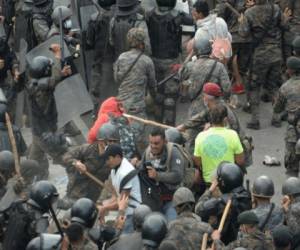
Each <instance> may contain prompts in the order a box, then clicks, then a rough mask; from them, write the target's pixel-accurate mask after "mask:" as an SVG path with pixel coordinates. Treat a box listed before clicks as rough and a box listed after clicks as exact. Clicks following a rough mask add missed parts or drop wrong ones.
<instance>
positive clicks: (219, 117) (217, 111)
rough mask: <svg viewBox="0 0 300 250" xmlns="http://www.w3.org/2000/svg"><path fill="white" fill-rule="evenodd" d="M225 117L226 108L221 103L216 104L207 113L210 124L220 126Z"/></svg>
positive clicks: (226, 113) (226, 114)
mask: <svg viewBox="0 0 300 250" xmlns="http://www.w3.org/2000/svg"><path fill="white" fill-rule="evenodd" d="M227 116H228V111H227V107H226V106H225V105H224V104H221V103H218V104H216V106H214V107H213V108H212V109H211V110H210V111H209V117H210V122H211V124H218V125H219V124H222V123H223V122H224V119H225V118H226V117H227Z"/></svg>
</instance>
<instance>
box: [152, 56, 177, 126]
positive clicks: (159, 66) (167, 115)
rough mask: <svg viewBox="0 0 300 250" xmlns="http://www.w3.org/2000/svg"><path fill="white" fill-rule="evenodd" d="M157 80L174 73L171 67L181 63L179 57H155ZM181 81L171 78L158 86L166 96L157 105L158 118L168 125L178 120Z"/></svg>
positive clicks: (160, 92)
mask: <svg viewBox="0 0 300 250" xmlns="http://www.w3.org/2000/svg"><path fill="white" fill-rule="evenodd" d="M153 62H154V66H155V73H156V79H157V82H160V81H162V80H163V79H165V78H166V77H168V76H169V75H171V74H172V70H171V67H172V65H173V64H176V63H179V59H178V58H176V59H157V58H153ZM178 90H179V83H178V82H177V81H176V80H175V79H174V78H172V79H170V80H169V81H167V82H165V83H164V84H163V85H162V86H161V87H159V88H158V92H159V94H161V95H163V96H164V101H163V103H162V105H159V106H157V107H156V111H157V112H156V114H155V116H156V119H157V120H158V121H160V122H163V123H166V124H168V125H173V126H174V125H175V121H176V101H177V98H178Z"/></svg>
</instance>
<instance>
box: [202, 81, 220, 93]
mask: <svg viewBox="0 0 300 250" xmlns="http://www.w3.org/2000/svg"><path fill="white" fill-rule="evenodd" d="M203 93H205V94H207V95H211V96H222V95H223V93H222V90H221V88H220V86H219V85H218V84H216V83H212V82H207V83H205V84H204V86H203Z"/></svg>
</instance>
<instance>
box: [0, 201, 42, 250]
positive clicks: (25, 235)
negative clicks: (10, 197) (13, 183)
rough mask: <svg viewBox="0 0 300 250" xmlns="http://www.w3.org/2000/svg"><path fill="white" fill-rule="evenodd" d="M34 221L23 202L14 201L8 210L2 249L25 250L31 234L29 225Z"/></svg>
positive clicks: (32, 236)
mask: <svg viewBox="0 0 300 250" xmlns="http://www.w3.org/2000/svg"><path fill="white" fill-rule="evenodd" d="M34 220H35V216H34V213H33V212H30V211H28V210H26V209H25V201H23V200H22V201H16V202H15V203H13V204H12V206H11V208H10V210H9V220H8V224H7V226H6V230H5V233H4V239H3V249H9V250H22V249H24V250H25V249H26V246H27V244H28V242H29V241H30V240H31V239H33V238H34V237H35V236H36V235H33V234H32V228H31V223H32V222H33V221H34Z"/></svg>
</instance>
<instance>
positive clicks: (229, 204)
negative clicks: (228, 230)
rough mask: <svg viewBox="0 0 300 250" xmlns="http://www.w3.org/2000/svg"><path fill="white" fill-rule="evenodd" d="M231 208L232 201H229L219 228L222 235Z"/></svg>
mask: <svg viewBox="0 0 300 250" xmlns="http://www.w3.org/2000/svg"><path fill="white" fill-rule="evenodd" d="M230 207H231V199H229V200H228V201H227V204H226V207H225V209H224V212H223V215H222V218H221V222H220V225H219V227H218V231H219V232H220V233H221V232H222V230H223V227H224V224H225V221H226V218H227V215H228V212H229V209H230Z"/></svg>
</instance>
